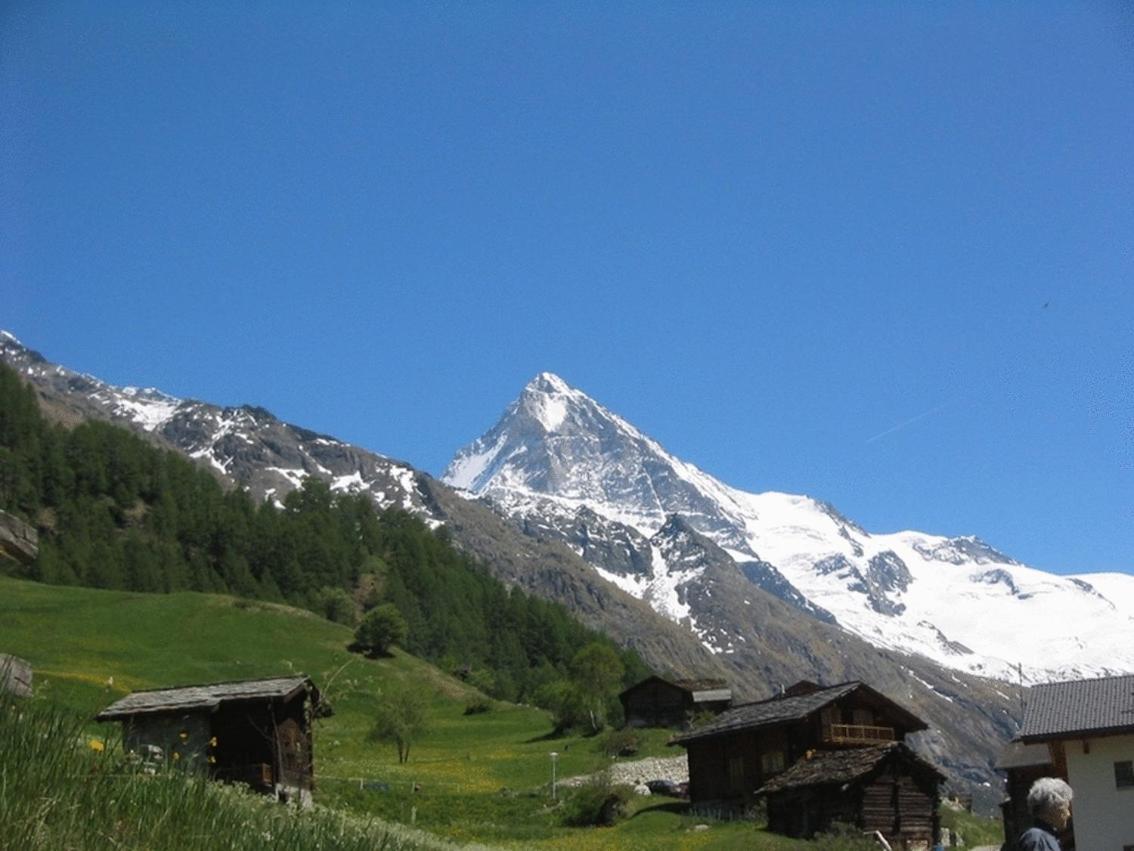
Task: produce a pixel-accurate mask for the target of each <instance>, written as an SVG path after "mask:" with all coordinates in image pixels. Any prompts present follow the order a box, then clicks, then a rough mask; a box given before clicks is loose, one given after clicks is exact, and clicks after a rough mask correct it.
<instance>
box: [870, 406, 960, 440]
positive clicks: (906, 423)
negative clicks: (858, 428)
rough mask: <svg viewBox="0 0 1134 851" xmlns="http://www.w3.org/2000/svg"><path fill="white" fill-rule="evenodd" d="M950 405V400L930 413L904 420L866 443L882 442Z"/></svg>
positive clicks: (931, 409)
mask: <svg viewBox="0 0 1134 851" xmlns="http://www.w3.org/2000/svg"><path fill="white" fill-rule="evenodd" d="M950 404H952V400H949V401H948V402H942V403H941V404H940V405H938V406H937V407H935V408H930V409H929V410H928V411H923V412H922V413H920V414H918V415H917V416H916V417H910V418H909V419H908V420H902V421H901V422H900V423H898V424H897V425H896V426H891V427H890V428H888V429H886V430H885V431H880V432H878V434H876V435H874V437H868V438H866V442H867V443H873V442H874V441H876V440H880V439H882V438H883V437H886V436H887V435H890V434H893V433H894V432H896V431H901V430H902V429H904V428H905V427H906V426H911V425H913V424H914V423H916V422H917V421H918V420H924V419H925V418H926V417H929V416H932V415H933V414H936V413H937V412H938V411H940V410H942V409H943V408H947V407H948V406H949V405H950Z"/></svg>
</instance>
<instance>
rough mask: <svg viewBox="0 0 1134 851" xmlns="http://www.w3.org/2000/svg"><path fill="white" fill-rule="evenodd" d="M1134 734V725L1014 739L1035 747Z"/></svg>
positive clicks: (1041, 734)
mask: <svg viewBox="0 0 1134 851" xmlns="http://www.w3.org/2000/svg"><path fill="white" fill-rule="evenodd" d="M1132 734H1134V724H1122V725H1120V726H1117V727H1093V728H1090V729H1085V730H1057V731H1054V732H1051V733H1032V734H1029V735H1020V736H1017V737H1016V738H1014V739H1013V740H1012V741H1014V742H1023V743H1024V744H1025V745H1035V744H1039V743H1041V742H1057V741H1060V740H1063V739H1097V738H1102V737H1104V736H1128V735H1132Z"/></svg>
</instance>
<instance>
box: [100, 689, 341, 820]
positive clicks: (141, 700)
mask: <svg viewBox="0 0 1134 851" xmlns="http://www.w3.org/2000/svg"><path fill="white" fill-rule="evenodd" d="M317 711H319V714H321V715H325V714H329V710H327V709H326V707H323V706H320V704H319V690H318V689H317V688H315V685H314V683H313V682H312V681H311V679H310V678H309V677H307V676H305V675H303V674H299V675H296V676H291V677H273V678H270V679H261V680H238V681H235V682H223V683H209V684H206V685H193V686H178V687H175V688H165V689H157V690H154V691H136V692H132V693H131V694H128V695H127V696H126V697H124V698H122V699H121V700H118V701H116V702H115V703H113V704H111V705H110V706H108V707H107V708H106V709H104V710H103V711H102V712H100V713H99V714H98V715H96V716H95V720H97V721H121V722H122V727H123V739H124V744H125V747H126V750H127V751H128V752H130V753H133V754H135V755H136V756H137V757H138V758H139V759H142V760H143V761H151V760H161V761H165V762H170V763H177V764H179V765H181V766H184V767H185V768H186V769H187V770H190V771H200V772H203V773H207V775H208V776H209V777H211V778H213V779H216V780H223V781H229V782H239V783H247V784H248V785H249V786H251V787H252V788H253V789H256V790H257V791H260V792H264V793H265V794H271V795H275V796H276V797H278V798H280V799H281V800H298V801H300V802H301V803H304V804H306V803H309V802H310V800H311V792H312V791H313V789H314V788H315V763H314V754H313V745H314V742H313V735H312V727H311V721H312V718H313V716H314V715H315V713H316V712H317Z"/></svg>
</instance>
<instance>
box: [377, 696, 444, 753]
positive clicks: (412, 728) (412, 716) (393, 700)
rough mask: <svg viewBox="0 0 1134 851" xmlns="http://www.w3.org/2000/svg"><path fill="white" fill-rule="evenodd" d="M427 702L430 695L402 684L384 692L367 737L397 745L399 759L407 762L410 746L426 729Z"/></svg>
mask: <svg viewBox="0 0 1134 851" xmlns="http://www.w3.org/2000/svg"><path fill="white" fill-rule="evenodd" d="M428 705H429V698H428V695H427V694H426V693H425V691H424V690H420V689H413V688H408V687H402V688H398V689H391V690H389V691H387V692H385V693H384V694H383V695H382V701H381V704H380V705H379V708H378V714H377V716H376V717H375V719H374V726H373V727H371V728H370V733H369V734H368V736H367V738H368V739H370V740H371V741H375V742H393V743H394V744H395V745H396V746H397V748H398V762H399V763H406V762H409V754H410V745H411V744H413V742H414V740H415V739H417V738H419V737H420V736H421V735H422V734H423V733H424V732H425V731H426V729H427V721H426V717H425V710H426V707H427V706H428Z"/></svg>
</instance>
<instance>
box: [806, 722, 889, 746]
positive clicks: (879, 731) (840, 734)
mask: <svg viewBox="0 0 1134 851" xmlns="http://www.w3.org/2000/svg"><path fill="white" fill-rule="evenodd" d="M823 741H824V743H826V744H831V745H879V744H882V743H883V742H892V741H894V728H893V727H872V726H870V725H868V724H829V725H827V726H826V727H824V728H823Z"/></svg>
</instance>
